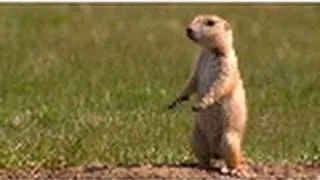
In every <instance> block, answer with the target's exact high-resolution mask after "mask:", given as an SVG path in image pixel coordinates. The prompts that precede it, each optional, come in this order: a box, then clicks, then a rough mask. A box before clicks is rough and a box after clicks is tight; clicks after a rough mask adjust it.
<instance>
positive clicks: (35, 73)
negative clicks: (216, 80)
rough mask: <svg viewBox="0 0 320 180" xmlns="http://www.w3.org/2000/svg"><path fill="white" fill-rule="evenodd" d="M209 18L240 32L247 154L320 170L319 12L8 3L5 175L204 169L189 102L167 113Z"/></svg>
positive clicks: (2, 113) (4, 25) (1, 93)
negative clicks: (193, 35) (110, 168)
mask: <svg viewBox="0 0 320 180" xmlns="http://www.w3.org/2000/svg"><path fill="white" fill-rule="evenodd" d="M199 13H201V14H203V13H216V14H218V15H220V16H222V17H224V18H226V19H228V20H229V21H230V22H231V24H232V26H233V29H234V36H235V47H236V51H237V54H238V57H239V63H240V68H241V71H242V76H243V79H244V82H245V86H246V89H247V98H248V106H249V113H250V118H249V120H248V128H247V136H246V138H245V142H244V151H245V154H246V156H248V157H249V158H252V159H254V160H256V161H282V160H288V161H292V162H294V161H300V160H319V154H320V135H319V132H320V123H319V112H320V98H319V96H320V91H319V89H320V83H319V76H320V72H319V69H320V52H319V47H320V37H319V34H320V28H319V23H320V7H319V6H311V5H309V6H307V5H305V6H302V5H295V6H293V5H290V6H289V5H286V6H284V5H262V4H261V5H249V4H248V5H240V4H232V5H231V4H230V5H223V4H202V5H196V4H189V5H173V4H172V5H169V4H168V5H147V4H145V5H142V4H140V5H138V4H136V5H125V4H122V5H111V4H109V5H95V6H93V5H89V4H77V5H76V4H74V5H67V4H64V5H54V6H53V5H15V6H9V5H1V6H0V50H1V53H0V86H1V88H0V167H21V166H35V165H37V166H48V167H54V166H61V165H82V164H87V163H93V162H100V163H104V164H133V163H134V164H137V163H181V162H191V161H194V160H195V159H194V157H193V155H192V152H191V148H190V145H189V133H190V128H191V122H192V116H191V111H190V105H191V103H185V104H183V105H182V106H181V107H179V108H178V109H176V110H173V111H168V110H167V109H166V106H167V104H168V103H169V102H170V101H171V100H172V99H173V98H174V97H175V94H176V92H177V91H179V90H180V89H181V88H182V85H183V84H184V82H185V80H186V78H187V77H188V74H189V71H190V66H191V62H192V60H193V57H194V54H195V51H196V48H195V45H194V44H193V43H192V42H190V41H189V40H188V39H187V38H186V37H185V36H184V29H185V27H186V25H187V24H188V22H189V21H190V20H191V19H192V18H193V16H195V15H196V14H199Z"/></svg>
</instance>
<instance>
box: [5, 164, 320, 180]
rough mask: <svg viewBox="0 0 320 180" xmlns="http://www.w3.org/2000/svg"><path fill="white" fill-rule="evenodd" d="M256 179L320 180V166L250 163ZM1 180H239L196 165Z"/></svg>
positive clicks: (21, 174) (14, 174) (16, 174)
mask: <svg viewBox="0 0 320 180" xmlns="http://www.w3.org/2000/svg"><path fill="white" fill-rule="evenodd" d="M247 167H248V169H250V172H253V173H254V174H256V178H253V179H315V180H320V163H304V164H259V163H247ZM0 179H1V180H6V179H46V180H49V179H52V180H53V179H81V180H86V179H88V180H92V179H225V180H232V179H237V178H236V177H231V176H228V175H222V174H221V173H220V171H219V170H218V169H217V168H216V169H214V168H212V169H207V170H204V169H199V168H197V166H196V165H194V164H189V165H188V164H184V165H143V166H142V165H134V166H117V167H106V166H102V165H90V166H85V167H72V168H64V169H56V170H46V169H33V170H25V171H22V170H2V171H1V170H0Z"/></svg>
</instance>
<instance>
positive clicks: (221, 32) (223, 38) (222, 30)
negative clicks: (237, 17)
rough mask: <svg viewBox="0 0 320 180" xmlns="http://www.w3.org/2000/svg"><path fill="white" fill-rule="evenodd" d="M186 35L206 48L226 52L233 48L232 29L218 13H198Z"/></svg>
mask: <svg viewBox="0 0 320 180" xmlns="http://www.w3.org/2000/svg"><path fill="white" fill-rule="evenodd" d="M186 35H187V36H188V38H190V39H191V40H192V41H194V42H195V43H196V44H198V45H200V46H202V47H203V48H206V49H212V50H219V51H221V52H225V51H227V50H228V49H232V29H231V26H230V24H229V22H227V21H226V20H224V19H222V18H221V17H219V16H217V15H197V16H195V17H194V18H193V20H192V21H191V22H190V24H189V25H188V27H187V28H186Z"/></svg>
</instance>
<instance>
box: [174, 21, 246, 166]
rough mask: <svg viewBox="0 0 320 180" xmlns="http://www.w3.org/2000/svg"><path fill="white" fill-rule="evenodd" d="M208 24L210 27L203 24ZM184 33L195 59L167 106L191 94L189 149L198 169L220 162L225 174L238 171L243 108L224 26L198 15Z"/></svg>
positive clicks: (228, 32) (227, 29) (240, 85)
mask: <svg viewBox="0 0 320 180" xmlns="http://www.w3.org/2000/svg"><path fill="white" fill-rule="evenodd" d="M209 20H210V21H213V22H214V25H212V26H211V25H208V24H209V23H208V21H209ZM188 28H189V29H191V30H192V33H191V34H189V35H188V37H189V38H190V39H192V40H193V41H194V42H195V43H196V44H197V45H199V46H200V50H199V55H198V57H197V58H196V60H195V65H194V67H193V70H192V73H191V74H190V77H189V79H188V81H187V82H186V84H185V86H184V88H183V89H182V90H181V91H180V93H179V94H178V96H177V98H176V100H175V101H173V103H172V104H171V105H170V106H169V107H170V108H173V107H174V106H175V105H177V104H178V103H180V102H181V101H183V100H187V99H188V98H189V96H191V95H192V94H193V93H196V95H197V99H196V100H197V101H196V103H195V104H194V106H193V110H194V111H196V112H195V120H194V125H193V130H192V147H193V151H194V153H195V156H196V157H197V159H198V160H199V163H200V165H204V166H206V165H209V163H210V160H211V159H220V158H221V159H223V160H225V162H226V164H227V167H228V168H229V169H230V170H231V171H234V170H237V169H240V164H241V160H242V155H241V154H242V153H241V144H242V139H243V134H244V131H245V124H246V120H247V108H246V100H245V90H244V87H243V83H242V79H241V76H240V71H239V68H238V62H237V56H236V53H235V50H234V48H233V42H232V39H233V37H232V30H231V27H230V24H229V23H228V22H227V21H226V20H224V19H222V18H220V17H218V16H216V15H198V16H196V17H195V18H194V19H193V20H192V22H191V23H190V24H189V25H188Z"/></svg>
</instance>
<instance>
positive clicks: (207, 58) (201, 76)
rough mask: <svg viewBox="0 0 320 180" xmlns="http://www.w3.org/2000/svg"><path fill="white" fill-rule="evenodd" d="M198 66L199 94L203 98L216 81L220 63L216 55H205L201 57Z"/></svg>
mask: <svg viewBox="0 0 320 180" xmlns="http://www.w3.org/2000/svg"><path fill="white" fill-rule="evenodd" d="M197 66H198V67H197V68H198V71H197V92H198V95H200V96H201V95H203V94H204V93H205V92H206V91H207V90H208V88H209V87H210V85H211V84H212V82H214V81H215V80H216V78H217V74H218V71H219V68H220V67H219V66H220V62H219V59H218V58H217V57H216V55H215V54H214V53H204V54H201V55H200V56H199V59H198V64H197Z"/></svg>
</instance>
